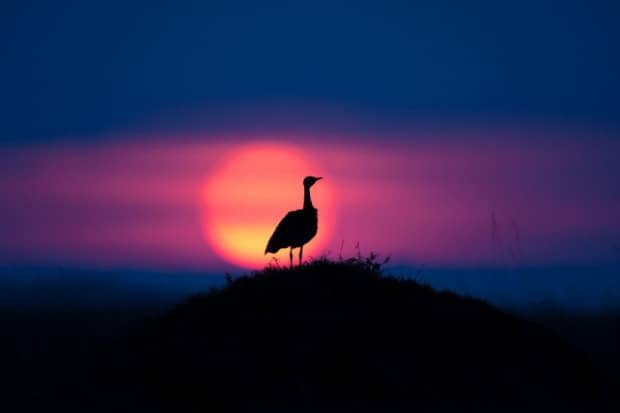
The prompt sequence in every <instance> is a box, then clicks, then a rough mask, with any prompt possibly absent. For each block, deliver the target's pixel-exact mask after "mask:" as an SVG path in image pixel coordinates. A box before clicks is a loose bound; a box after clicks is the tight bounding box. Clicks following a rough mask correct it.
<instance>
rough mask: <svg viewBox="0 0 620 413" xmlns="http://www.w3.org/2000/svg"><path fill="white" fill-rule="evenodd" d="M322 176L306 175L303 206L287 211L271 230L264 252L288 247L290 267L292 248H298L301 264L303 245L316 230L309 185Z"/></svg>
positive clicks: (315, 211) (316, 224)
mask: <svg viewBox="0 0 620 413" xmlns="http://www.w3.org/2000/svg"><path fill="white" fill-rule="evenodd" d="M319 179H322V178H320V177H319V178H315V177H313V176H308V177H306V178H305V179H304V207H303V208H302V209H298V210H295V211H290V212H288V213H287V214H286V215H285V216H284V218H282V220H281V221H280V223H279V224H278V225H277V226H276V229H275V230H274V231H273V234H272V235H271V238H269V242H268V243H267V247H266V248H265V254H267V253H268V252H270V253H274V254H275V253H276V252H278V251H279V250H280V249H281V248H290V254H289V257H290V260H291V267H292V266H293V248H299V263H300V264H301V259H302V254H303V247H304V245H305V244H307V243H308V242H309V241H310V240H311V239H312V238H314V236H315V235H316V233H317V231H318V213H317V209H316V208H315V207H314V206H313V205H312V199H311V198H310V187H311V186H312V185H314V183H315V182H316V181H318V180H319Z"/></svg>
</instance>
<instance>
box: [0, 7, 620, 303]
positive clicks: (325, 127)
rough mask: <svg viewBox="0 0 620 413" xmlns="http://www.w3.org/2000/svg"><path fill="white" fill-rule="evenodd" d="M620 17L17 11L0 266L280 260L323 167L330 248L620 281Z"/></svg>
mask: <svg viewBox="0 0 620 413" xmlns="http://www.w3.org/2000/svg"><path fill="white" fill-rule="evenodd" d="M618 17H620V9H619V6H617V5H615V4H614V3H613V2H610V1H566V2H562V4H561V5H559V4H558V3H557V2H552V1H546V0H541V1H527V0H526V1H501V2H497V1H495V2H492V1H471V2H466V3H464V2H459V1H434V2H406V1H402V2H390V1H386V2H370V1H356V2H337V1H330V2H321V1H313V2H269V1H266V2H251V1H240V2H235V1H227V2H198V1H196V2H183V1H177V2H157V1H151V2H114V1H107V2H77V1H73V2H70V1H54V2H51V1H50V2H44V1H41V2H29V1H20V2H11V1H9V2H3V4H2V5H1V6H0V53H1V55H2V56H3V59H2V65H0V90H2V93H1V94H0V113H1V114H2V115H1V122H0V192H1V193H2V194H3V199H4V202H3V203H2V205H1V206H0V227H1V228H2V232H1V233H0V267H5V268H16V267H26V266H35V267H41V268H48V267H55V266H66V267H69V268H92V269H97V270H102V269H119V268H126V269H133V270H136V269H145V270H161V271H206V272H218V271H226V270H231V269H233V270H240V269H241V268H248V267H250V268H253V267H257V266H262V265H264V264H265V263H267V262H269V260H270V259H271V257H270V256H266V257H265V256H264V255H263V254H262V251H261V250H262V249H263V248H264V245H262V244H264V243H266V239H265V240H264V242H263V238H266V237H268V235H269V231H270V229H271V228H273V227H274V226H275V224H276V223H277V221H278V219H279V218H280V217H282V216H283V214H284V213H285V212H286V211H288V210H291V209H295V208H298V207H300V206H301V201H302V200H301V196H302V192H301V180H302V178H303V176H305V175H322V176H324V177H325V179H324V180H323V181H320V182H319V183H318V184H317V185H316V186H315V187H314V188H313V196H314V198H315V205H316V206H317V208H319V219H320V224H319V228H320V230H319V236H318V238H317V239H316V240H314V243H313V244H312V243H311V245H309V246H308V250H307V254H308V256H319V255H322V254H331V255H332V256H338V255H339V254H341V253H344V254H351V253H355V246H356V245H358V244H359V246H360V248H361V249H362V251H363V252H367V251H371V250H372V251H377V252H379V253H381V254H383V255H386V256H390V257H391V258H392V262H394V263H395V264H396V265H398V266H403V267H404V268H428V269H429V270H428V271H431V269H442V271H443V270H445V269H465V271H468V274H469V271H472V269H473V270H475V269H489V268H491V269H495V270H497V269H500V270H506V269H509V270H510V271H517V270H522V271H526V270H527V269H532V268H534V269H536V270H535V273H536V274H539V271H540V270H539V269H540V268H551V267H553V268H556V269H557V268H564V269H566V268H568V269H575V271H577V270H578V272H579V273H584V274H586V275H583V276H582V277H581V278H579V277H577V278H576V281H571V283H572V284H571V288H573V289H577V290H579V288H580V287H586V286H588V285H592V284H596V285H598V286H599V287H600V288H599V290H600V291H605V290H608V289H609V288H610V286H611V287H616V286H617V283H616V281H615V280H616V278H614V277H617V270H614V269H617V268H618V267H620V252H619V248H620V213H619V212H620V185H618V181H619V180H620V179H619V178H620V166H619V163H618V154H619V153H620V104H619V103H620V76H619V75H618V73H620V57H619V56H618V53H616V48H617V43H618V40H619V39H620V27H619V26H618V25H617V20H618ZM214 188H215V189H214ZM249 240H251V241H249ZM235 246H237V247H238V249H236V248H235ZM278 257H279V259H286V253H281V254H280V255H279V256H278ZM584 268H586V269H588V270H584ZM532 271H534V270H532ZM567 271H568V270H567ZM610 274H611V275H610ZM429 276H430V275H429ZM441 277H442V276H441V275H438V276H436V277H435V278H434V280H437V281H436V282H437V283H439V284H442V285H448V286H450V285H449V283H448V284H446V283H445V280H446V279H447V278H445V277H444V278H441ZM485 280H486V279H485ZM532 280H533V281H531V282H530V283H531V286H530V287H532V288H536V287H539V286H540V285H542V284H544V283H543V281H540V280H539V281H537V278H532ZM489 283H491V284H497V285H500V286H501V285H504V284H505V288H511V289H512V288H513V285H512V284H511V285H508V284H507V283H504V284H502V283H503V281H501V280H499V281H498V280H493V281H488V280H487V281H478V282H477V284H476V285H478V286H482V287H486V284H489ZM551 283H553V284H557V277H556V278H553V282H547V283H546V284H545V285H548V284H551ZM614 283H615V284H614ZM480 291H482V290H480ZM527 291H530V289H528V290H527ZM595 296H596V295H595ZM618 297H620V293H619V294H618ZM594 300H596V297H595V298H594Z"/></svg>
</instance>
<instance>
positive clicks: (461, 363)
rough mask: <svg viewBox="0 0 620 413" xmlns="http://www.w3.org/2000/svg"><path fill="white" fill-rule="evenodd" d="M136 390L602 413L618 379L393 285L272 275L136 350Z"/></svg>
mask: <svg viewBox="0 0 620 413" xmlns="http://www.w3.org/2000/svg"><path fill="white" fill-rule="evenodd" d="M131 344H132V346H131V349H132V350H131V351H132V353H131V356H130V357H128V359H129V360H132V364H130V366H128V365H123V366H122V368H123V369H124V371H123V372H122V374H118V372H116V373H115V374H114V376H113V377H115V380H117V381H118V377H123V378H125V379H126V381H127V384H128V385H131V383H133V384H136V383H140V385H141V386H143V388H144V390H145V391H146V392H147V394H149V397H156V398H157V400H158V401H159V402H160V403H161V406H164V407H165V408H167V409H169V410H175V411H209V410H216V411H217V410H222V409H225V410H243V411H274V409H275V410H277V411H280V410H279V409H281V411H312V410H316V411H326V410H328V409H335V411H342V410H354V411H400V410H410V409H415V410H417V411H467V410H472V411H485V410H490V411H497V410H500V409H501V410H502V411H515V410H517V411H521V410H527V411H542V410H546V409H547V408H553V410H559V411H581V410H582V409H590V410H595V411H601V410H604V409H605V408H609V409H612V408H613V404H612V402H613V399H612V398H613V394H612V390H613V386H614V385H615V384H614V383H613V382H612V380H611V379H610V378H608V377H606V376H605V375H604V374H602V373H601V372H599V371H598V370H596V369H595V368H594V367H592V366H591V364H590V363H589V362H588V360H587V359H586V358H585V357H584V356H582V355H581V354H580V353H578V352H576V351H574V350H573V349H572V347H570V346H568V345H567V344H565V343H564V342H563V341H562V340H560V339H559V338H558V337H556V336H555V335H554V334H552V333H550V332H548V331H547V330H545V329H543V328H542V327H540V326H538V325H536V324H534V323H531V322H528V321H525V320H523V319H520V318H518V317H515V316H512V315H509V314H506V313H504V312H502V311H500V310H498V309H496V308H494V307H492V306H490V305H489V304H487V303H485V302H483V301H480V300H475V299H472V298H466V297H461V296H458V295H456V294H453V293H451V292H445V291H444V292H438V291H435V290H433V289H432V288H430V287H428V286H425V285H422V284H420V283H418V282H416V281H413V280H409V279H400V278H394V277H390V276H385V275H383V274H382V269H381V263H380V262H378V261H377V257H376V256H370V257H368V258H363V257H356V258H353V259H349V260H339V261H336V262H333V261H329V260H327V259H319V260H315V261H312V262H310V263H309V264H306V265H302V266H300V267H296V268H294V269H293V270H289V269H286V268H282V267H279V266H278V265H272V266H270V267H268V268H266V269H264V270H263V271H258V272H254V273H252V274H250V275H248V276H244V277H241V278H237V279H231V280H230V281H229V283H228V284H227V285H226V286H225V287H223V288H221V289H216V290H212V291H210V292H208V293H205V294H201V295H196V296H194V297H192V298H190V299H189V300H187V301H185V302H183V303H181V304H179V305H178V306H177V307H176V308H175V309H174V310H173V311H172V312H170V313H169V314H167V315H166V316H164V317H163V318H161V319H159V320H157V322H156V323H154V325H153V327H152V328H151V329H148V330H147V331H143V332H141V333H140V334H136V335H135V336H134V337H133V338H132V340H131Z"/></svg>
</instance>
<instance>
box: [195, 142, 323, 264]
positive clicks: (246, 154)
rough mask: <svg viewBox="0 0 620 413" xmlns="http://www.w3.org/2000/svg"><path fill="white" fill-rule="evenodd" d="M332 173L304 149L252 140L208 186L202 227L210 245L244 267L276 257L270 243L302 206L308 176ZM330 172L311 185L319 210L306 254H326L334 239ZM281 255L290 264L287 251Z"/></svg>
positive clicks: (224, 163) (226, 161)
mask: <svg viewBox="0 0 620 413" xmlns="http://www.w3.org/2000/svg"><path fill="white" fill-rule="evenodd" d="M307 175H324V176H325V175H328V174H327V173H326V171H324V170H321V167H320V165H319V164H318V163H317V162H314V161H311V160H310V159H309V157H308V156H307V155H303V154H302V152H301V151H299V150H297V149H295V148H292V147H289V146H284V145H279V144H252V145H248V146H245V147H241V148H239V149H237V150H235V151H233V152H232V153H230V155H229V156H228V157H226V158H225V159H224V160H223V161H222V163H221V164H220V166H219V167H218V168H216V170H215V171H214V172H213V173H211V174H210V175H209V177H208V178H207V180H206V182H205V184H204V187H203V194H202V195H203V196H202V201H203V222H204V224H203V227H204V233H205V237H206V239H207V242H208V243H209V245H210V246H211V247H212V248H213V249H214V250H215V251H216V252H217V253H218V255H220V256H221V257H223V258H224V259H225V260H226V261H228V262H230V263H232V264H235V265H238V266H240V267H245V268H256V267H262V266H264V265H265V264H267V263H269V262H270V261H271V260H272V259H273V255H271V254H268V255H265V254H264V252H265V246H266V245H267V241H268V240H269V237H270V236H271V233H272V232H273V230H274V229H275V227H276V225H277V224H278V222H279V221H280V219H282V218H283V217H284V215H285V214H286V213H287V212H288V211H290V210H294V209H300V208H301V207H302V205H303V186H302V181H303V178H304V177H305V176H307ZM331 193H332V192H331V188H330V183H329V176H326V179H323V180H321V182H319V183H318V184H316V185H315V186H314V187H313V188H312V200H313V203H314V205H315V207H316V208H317V209H318V210H319V231H318V233H317V236H316V237H315V238H314V239H312V240H311V241H310V242H309V243H308V244H307V245H306V246H305V247H304V257H310V256H312V255H316V254H317V253H319V254H320V253H321V252H322V248H324V246H325V244H326V242H327V240H328V239H329V235H330V234H329V232H330V231H329V229H330V228H331V225H330V220H331V219H332V210H333V208H332V202H331V199H332V197H331ZM276 257H277V259H279V260H284V261H282V262H288V250H280V252H279V253H278V254H277V255H276Z"/></svg>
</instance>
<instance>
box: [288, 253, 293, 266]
mask: <svg viewBox="0 0 620 413" xmlns="http://www.w3.org/2000/svg"><path fill="white" fill-rule="evenodd" d="M288 257H289V258H290V260H291V270H292V269H293V247H291V249H290V250H289V254H288Z"/></svg>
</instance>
